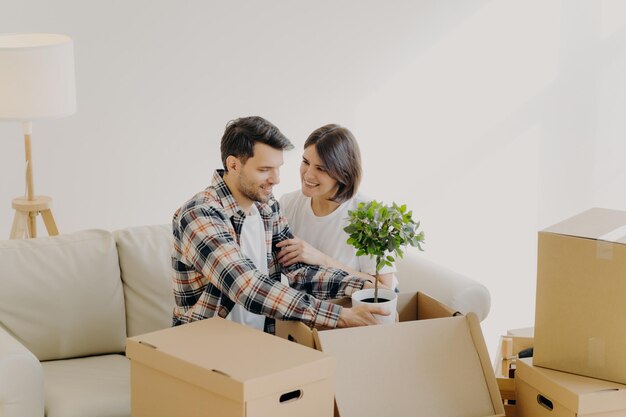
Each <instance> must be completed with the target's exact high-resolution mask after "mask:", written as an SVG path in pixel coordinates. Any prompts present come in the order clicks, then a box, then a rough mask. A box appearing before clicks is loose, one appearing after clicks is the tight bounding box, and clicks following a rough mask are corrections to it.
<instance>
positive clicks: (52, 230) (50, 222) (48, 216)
mask: <svg viewBox="0 0 626 417" xmlns="http://www.w3.org/2000/svg"><path fill="white" fill-rule="evenodd" d="M41 217H43V223H44V224H45V225H46V230H47V231H48V235H49V236H56V235H58V234H59V229H57V224H56V223H55V221H54V217H53V216H52V210H50V209H48V210H42V211H41Z"/></svg>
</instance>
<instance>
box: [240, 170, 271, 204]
mask: <svg viewBox="0 0 626 417" xmlns="http://www.w3.org/2000/svg"><path fill="white" fill-rule="evenodd" d="M260 188H261V187H260V186H258V185H254V184H250V183H249V182H248V180H247V178H246V177H245V176H243V175H242V176H241V177H240V178H239V192H240V193H241V194H243V195H244V196H245V197H246V198H248V199H250V200H252V201H257V202H259V203H267V202H268V201H269V199H270V196H269V195H268V196H267V197H265V196H264V195H262V194H261V190H260Z"/></svg>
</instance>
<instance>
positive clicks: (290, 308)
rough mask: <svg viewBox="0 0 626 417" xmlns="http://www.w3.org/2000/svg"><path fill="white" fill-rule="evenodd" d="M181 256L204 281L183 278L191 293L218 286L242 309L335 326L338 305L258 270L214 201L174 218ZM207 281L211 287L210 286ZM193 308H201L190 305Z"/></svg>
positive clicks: (211, 289) (337, 317) (275, 316)
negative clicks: (176, 219)
mask: <svg viewBox="0 0 626 417" xmlns="http://www.w3.org/2000/svg"><path fill="white" fill-rule="evenodd" d="M177 227H178V230H179V239H180V250H181V253H180V255H181V259H182V260H183V261H184V262H185V263H186V264H188V265H190V266H193V268H194V269H195V270H196V271H198V272H200V273H201V275H202V278H205V277H206V279H208V284H206V285H205V288H202V283H201V282H200V281H198V282H187V283H183V285H182V286H183V287H186V290H187V291H189V292H190V293H196V294H197V292H198V291H214V289H215V288H217V289H218V290H219V291H220V292H222V293H223V294H225V295H226V296H227V297H228V298H229V299H231V300H233V301H235V302H236V303H238V304H241V305H242V306H243V307H244V308H245V309H246V310H249V311H251V312H253V313H256V314H263V315H265V316H268V317H273V318H276V319H281V320H299V321H302V322H304V323H306V324H307V325H309V326H327V327H336V325H337V320H338V319H339V314H340V313H341V307H340V306H337V305H334V304H331V303H328V302H326V301H321V300H319V299H316V298H314V297H312V296H310V295H309V294H306V293H304V292H301V291H298V290H297V289H294V288H290V287H289V286H287V285H284V284H282V283H281V282H280V281H274V280H272V279H271V278H270V277H269V276H267V275H265V274H262V273H261V272H259V271H258V270H257V269H256V267H255V266H254V264H253V263H252V261H251V260H250V259H249V258H247V257H246V256H245V255H243V253H242V252H241V249H240V247H239V244H238V243H237V242H236V240H235V238H234V230H233V228H232V225H231V223H230V220H229V219H228V217H227V216H226V214H225V213H224V212H222V211H220V210H219V209H217V208H215V207H208V206H196V207H194V208H191V209H189V210H187V211H186V212H184V213H181V217H180V219H179V224H178V226H177ZM211 287H212V288H211ZM192 308H193V309H195V308H198V309H200V310H201V309H202V306H198V305H194V306H193V307H192Z"/></svg>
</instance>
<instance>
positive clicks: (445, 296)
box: [396, 248, 491, 321]
mask: <svg viewBox="0 0 626 417" xmlns="http://www.w3.org/2000/svg"><path fill="white" fill-rule="evenodd" d="M396 268H397V270H398V272H397V273H396V275H397V277H398V281H399V285H398V288H399V289H400V291H401V292H409V291H420V292H424V293H426V294H428V295H430V296H431V297H433V298H435V299H437V300H439V301H441V302H442V303H444V304H446V305H447V306H449V307H451V308H452V309H454V310H456V311H459V312H461V313H463V314H467V313H469V312H473V313H475V314H476V315H477V316H478V318H479V320H481V321H482V320H484V319H485V317H487V315H488V314H489V309H490V308H491V295H490V294H489V290H488V289H487V287H485V286H484V285H483V284H481V283H480V282H478V281H476V280H474V279H472V278H469V277H466V276H464V275H461V274H459V273H457V272H454V271H451V270H449V269H447V268H444V267H442V266H440V265H438V264H436V263H434V262H432V261H430V260H428V259H425V258H423V257H421V256H419V255H418V252H417V250H413V249H412V248H407V251H406V252H405V255H404V258H402V259H398V260H397V262H396Z"/></svg>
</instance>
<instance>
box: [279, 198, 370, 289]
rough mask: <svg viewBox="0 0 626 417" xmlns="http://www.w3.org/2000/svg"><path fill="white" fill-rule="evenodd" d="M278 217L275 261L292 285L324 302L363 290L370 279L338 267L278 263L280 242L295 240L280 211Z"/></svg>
mask: <svg viewBox="0 0 626 417" xmlns="http://www.w3.org/2000/svg"><path fill="white" fill-rule="evenodd" d="M275 216H276V220H275V221H274V229H273V235H272V258H273V260H274V262H275V263H276V264H277V267H278V268H280V271H281V272H282V273H283V274H284V275H285V276H287V278H288V279H289V285H291V286H292V287H293V288H296V289H298V290H302V291H306V292H307V293H309V294H312V295H313V296H315V297H317V298H319V299H321V300H327V299H331V298H342V297H349V296H350V295H352V293H353V292H355V291H357V290H360V289H362V288H363V286H364V285H365V283H366V282H367V280H365V279H363V278H360V277H356V276H353V275H350V274H348V273H347V272H345V271H343V270H341V269H338V268H332V267H324V266H320V265H307V264H304V263H301V262H298V263H294V264H291V265H289V266H283V265H281V264H280V263H279V261H278V258H279V254H280V251H281V247H280V246H281V245H279V243H280V242H283V241H285V240H289V239H293V238H294V235H293V233H292V232H291V229H290V228H289V224H288V223H287V219H286V218H285V217H284V216H282V215H281V214H280V210H278V211H277V212H276V213H275Z"/></svg>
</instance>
